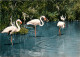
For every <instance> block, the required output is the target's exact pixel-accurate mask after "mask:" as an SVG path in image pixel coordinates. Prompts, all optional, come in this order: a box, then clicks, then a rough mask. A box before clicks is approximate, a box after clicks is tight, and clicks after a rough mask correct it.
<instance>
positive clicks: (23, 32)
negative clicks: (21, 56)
mask: <svg viewBox="0 0 80 57" xmlns="http://www.w3.org/2000/svg"><path fill="white" fill-rule="evenodd" d="M27 33H28V29H26V28H24V27H21V29H20V31H19V32H17V33H16V34H27Z"/></svg>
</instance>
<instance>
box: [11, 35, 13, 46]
mask: <svg viewBox="0 0 80 57" xmlns="http://www.w3.org/2000/svg"><path fill="white" fill-rule="evenodd" d="M11 44H12V45H13V42H12V34H11Z"/></svg>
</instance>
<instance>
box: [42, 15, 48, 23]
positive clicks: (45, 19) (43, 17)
mask: <svg viewBox="0 0 80 57" xmlns="http://www.w3.org/2000/svg"><path fill="white" fill-rule="evenodd" d="M41 19H42V20H44V21H47V22H48V21H49V20H48V19H47V18H46V17H45V16H41Z"/></svg>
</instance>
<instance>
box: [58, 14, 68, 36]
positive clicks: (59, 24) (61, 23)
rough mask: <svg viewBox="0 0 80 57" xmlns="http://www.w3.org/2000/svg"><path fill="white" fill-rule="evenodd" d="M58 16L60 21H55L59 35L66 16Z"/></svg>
mask: <svg viewBox="0 0 80 57" xmlns="http://www.w3.org/2000/svg"><path fill="white" fill-rule="evenodd" d="M60 18H61V20H62V21H59V22H58V23H57V26H59V35H61V31H60V29H61V28H65V22H64V21H65V19H66V16H65V18H64V17H63V15H62V16H60Z"/></svg>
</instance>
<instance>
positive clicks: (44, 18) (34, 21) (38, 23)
mask: <svg viewBox="0 0 80 57" xmlns="http://www.w3.org/2000/svg"><path fill="white" fill-rule="evenodd" d="M42 19H43V20H44V21H48V19H47V18H46V17H45V16H41V17H40V20H39V19H33V20H31V21H29V22H27V25H30V24H31V25H34V26H35V37H36V26H37V25H39V26H43V25H44V22H43V21H42ZM41 23H42V24H41Z"/></svg>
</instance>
